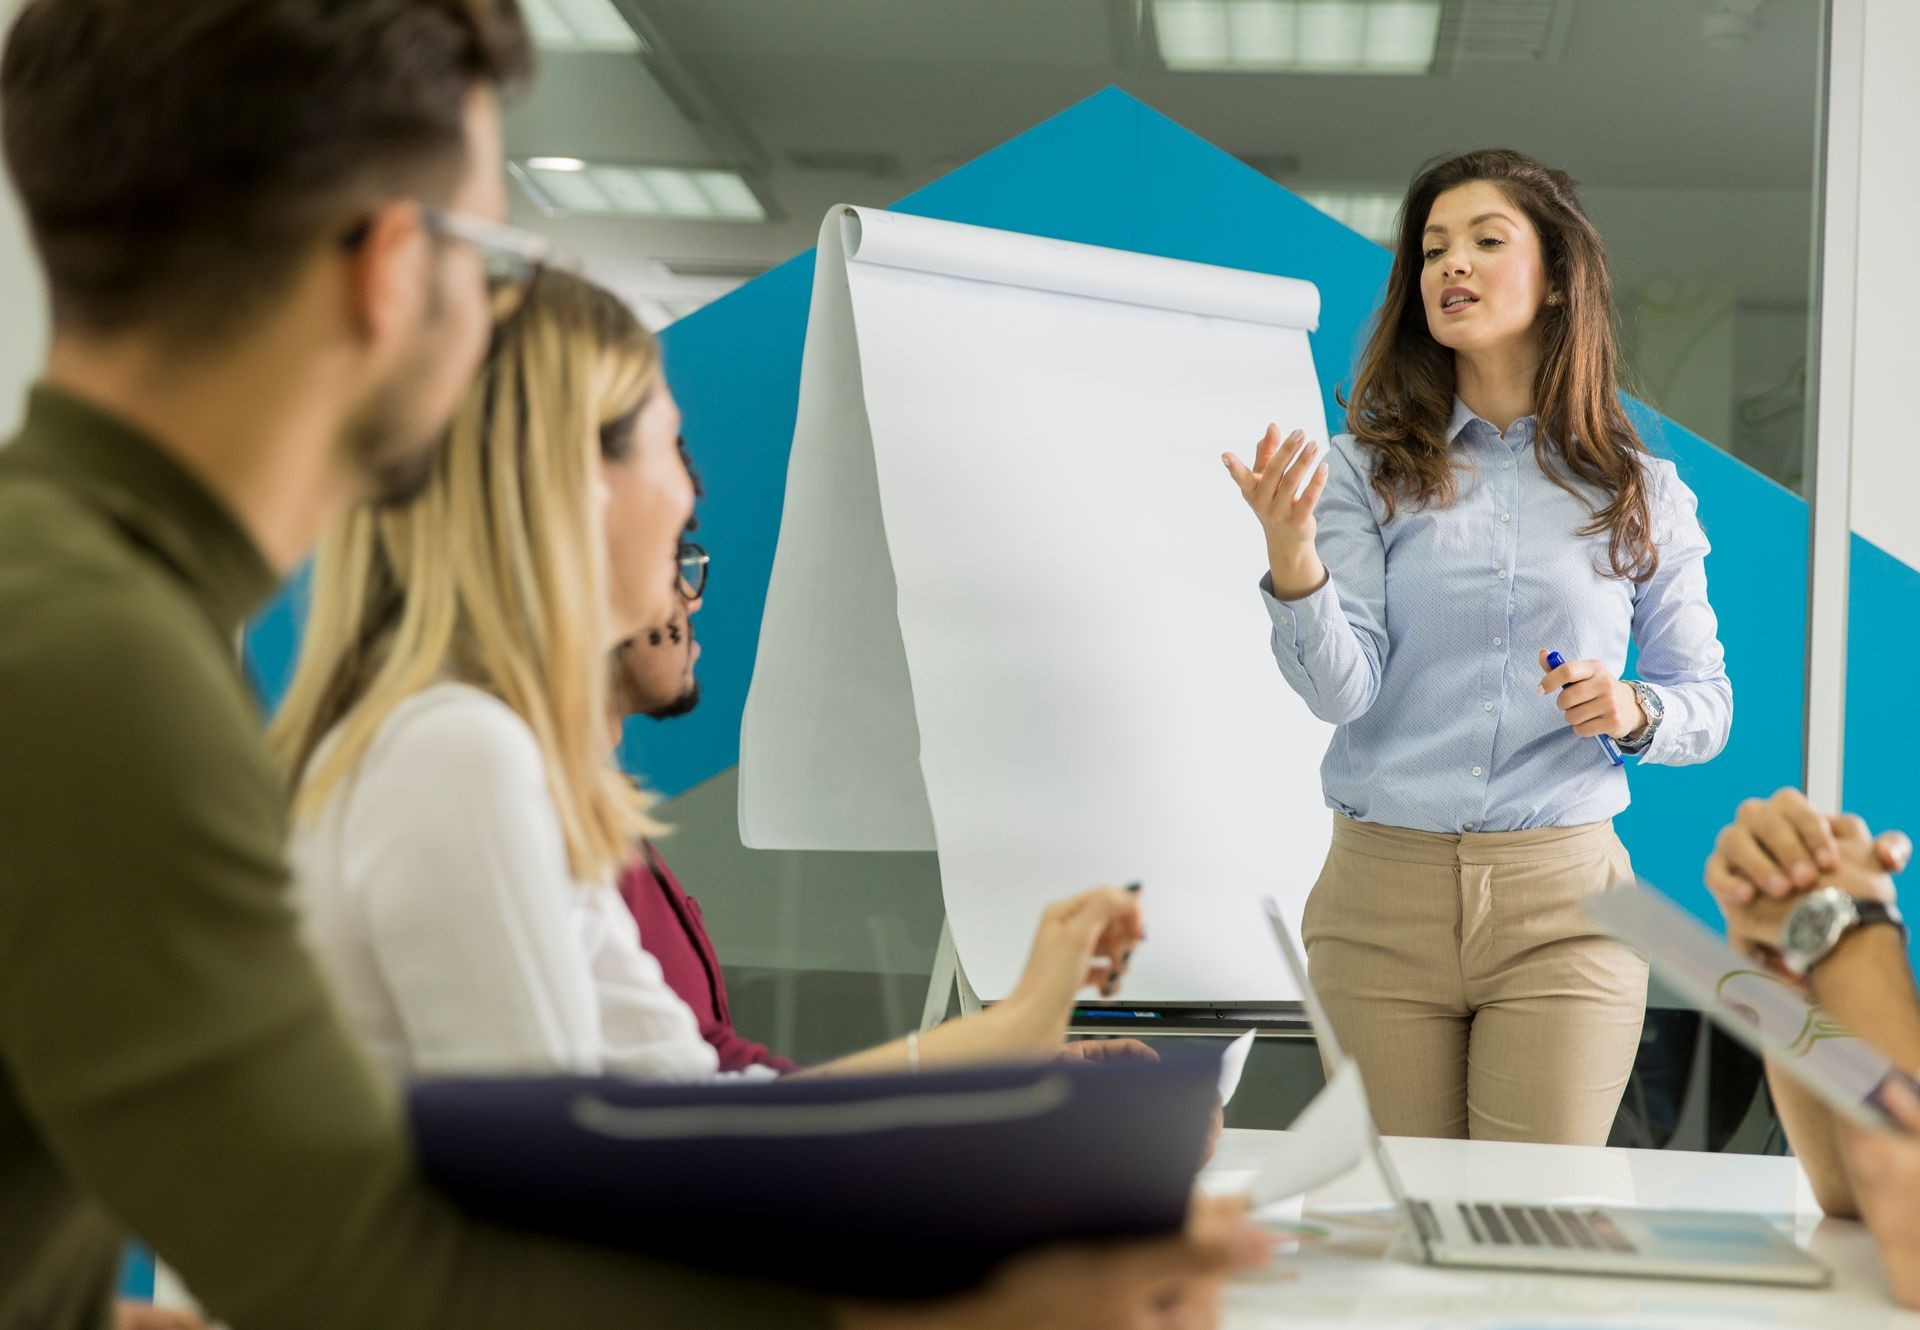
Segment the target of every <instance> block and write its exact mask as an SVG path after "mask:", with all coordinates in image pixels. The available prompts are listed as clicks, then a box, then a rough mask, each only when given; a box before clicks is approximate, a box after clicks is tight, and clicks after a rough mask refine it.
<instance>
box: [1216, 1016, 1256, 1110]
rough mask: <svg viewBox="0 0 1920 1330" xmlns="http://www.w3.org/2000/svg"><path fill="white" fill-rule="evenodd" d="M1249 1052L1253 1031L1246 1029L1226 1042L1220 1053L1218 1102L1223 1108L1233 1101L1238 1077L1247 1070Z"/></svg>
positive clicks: (1251, 1049) (1238, 1083) (1251, 1047)
mask: <svg viewBox="0 0 1920 1330" xmlns="http://www.w3.org/2000/svg"><path fill="white" fill-rule="evenodd" d="M1251 1052H1253V1031H1252V1030H1248V1031H1247V1032H1246V1033H1245V1034H1243V1035H1241V1036H1240V1037H1239V1038H1238V1039H1236V1040H1234V1041H1233V1042H1232V1043H1230V1044H1228V1045H1227V1047H1226V1049H1225V1051H1224V1052H1222V1053H1221V1054H1220V1104H1221V1106H1222V1107H1223V1108H1224V1107H1225V1106H1226V1105H1228V1104H1231V1103H1232V1102H1233V1092H1234V1091H1235V1090H1238V1089H1239V1088H1240V1077H1241V1075H1242V1074H1244V1073H1245V1071H1246V1070H1247V1055H1248V1054H1249V1053H1251Z"/></svg>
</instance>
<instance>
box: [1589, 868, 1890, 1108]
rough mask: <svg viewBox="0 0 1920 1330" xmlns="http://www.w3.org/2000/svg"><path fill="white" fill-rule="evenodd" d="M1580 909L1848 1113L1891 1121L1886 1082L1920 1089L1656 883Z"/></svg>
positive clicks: (1675, 987)
mask: <svg viewBox="0 0 1920 1330" xmlns="http://www.w3.org/2000/svg"><path fill="white" fill-rule="evenodd" d="M1587 915H1588V916H1589V917H1590V918H1592V919H1593V920H1594V921H1595V922H1597V923H1599V924H1600V925H1602V926H1603V927H1605V928H1606V929H1607V930H1608V931H1610V932H1612V933H1613V934H1614V936H1616V937H1618V938H1620V939H1621V940H1622V941H1623V942H1625V943H1627V945H1629V946H1631V947H1633V948H1635V949H1636V950H1638V951H1641V952H1644V953H1645V954H1646V956H1647V959H1648V960H1649V961H1650V962H1651V963H1652V965H1653V972H1654V973H1655V974H1656V975H1658V976H1659V977H1660V979H1661V980H1662V982H1664V983H1665V984H1667V985H1668V986H1669V987H1670V988H1672V989H1673V990H1674V991H1675V992H1677V993H1679V994H1680V995H1681V996H1682V997H1684V998H1686V999H1687V1000H1688V1001H1690V1002H1692V1003H1694V1004H1695V1005H1696V1006H1698V1007H1699V1008H1700V1010H1702V1011H1704V1012H1705V1013H1706V1014H1707V1015H1708V1016H1709V1017H1711V1018H1712V1019H1713V1021H1714V1023H1715V1024H1717V1025H1719V1026H1720V1027H1721V1028H1723V1029H1725V1030H1726V1031H1727V1032H1728V1033H1729V1034H1731V1035H1733V1036H1734V1037H1735V1038H1736V1039H1738V1040H1740V1042H1742V1043H1743V1044H1745V1045H1746V1046H1747V1047H1748V1048H1751V1049H1752V1050H1753V1051H1754V1052H1756V1053H1759V1054H1761V1055H1762V1056H1764V1057H1768V1058H1771V1059H1772V1060H1773V1061H1774V1063H1775V1065H1777V1066H1779V1067H1782V1068H1784V1069H1785V1070H1786V1072H1787V1073H1788V1074H1789V1075H1791V1076H1792V1077H1794V1079H1796V1080H1798V1081H1799V1082H1800V1083H1801V1084H1802V1085H1805V1086H1806V1087H1807V1089H1809V1090H1811V1091H1812V1092H1813V1093H1814V1094H1815V1095H1817V1096H1818V1097H1819V1098H1820V1099H1821V1100H1822V1101H1823V1102H1825V1103H1826V1104H1827V1105H1828V1106H1829V1107H1831V1108H1832V1109H1833V1110H1834V1111H1835V1112H1837V1113H1839V1114H1840V1115H1841V1117H1843V1118H1845V1119H1847V1120H1848V1121H1850V1122H1853V1123H1855V1124H1856V1125H1858V1126H1862V1127H1872V1128H1877V1129H1879V1130H1882V1131H1885V1130H1889V1129H1894V1128H1895V1124H1894V1122H1893V1121H1892V1119H1890V1118H1889V1117H1888V1116H1887V1115H1886V1113H1885V1111H1884V1110H1883V1109H1882V1108H1881V1107H1880V1102H1881V1101H1880V1096H1881V1094H1882V1093H1883V1092H1884V1090H1885V1088H1886V1086H1887V1084H1888V1082H1890V1081H1893V1080H1896V1079H1897V1080H1902V1081H1905V1082H1906V1084H1907V1085H1908V1087H1909V1088H1912V1089H1916V1090H1920V1086H1915V1084H1914V1082H1913V1080H1912V1078H1911V1077H1908V1076H1907V1075H1906V1074H1905V1073H1904V1072H1902V1071H1900V1070H1899V1069H1898V1068H1897V1067H1895V1066H1894V1065H1893V1064H1892V1063H1891V1062H1889V1061H1888V1060H1887V1059H1886V1058H1885V1057H1883V1056H1881V1055H1880V1054H1879V1053H1878V1052H1876V1051H1875V1050H1874V1048H1873V1046H1872V1045H1870V1044H1867V1043H1863V1042H1862V1041H1861V1040H1859V1039H1855V1038H1853V1037H1852V1036H1851V1035H1849V1034H1848V1033H1847V1031H1846V1030H1844V1029H1842V1028H1841V1027H1840V1026H1838V1025H1837V1024H1836V1023H1835V1022H1834V1021H1833V1020H1832V1019H1831V1018H1830V1017H1828V1016H1826V1015H1825V1014H1824V1013H1823V1012H1822V1011H1821V1010H1820V1008H1819V1007H1818V1006H1816V1005H1814V1004H1813V1003H1812V1002H1810V1001H1809V1000H1808V999H1807V998H1806V997H1804V996H1803V995H1802V994H1801V993H1800V991H1799V990H1798V989H1795V988H1793V987H1792V986H1790V985H1788V984H1786V983H1785V982H1783V981H1782V980H1780V979H1779V978H1778V977H1776V976H1774V975H1772V974H1769V973H1767V971H1765V970H1764V969H1761V968H1760V967H1759V966H1757V965H1754V964H1751V963H1749V962H1747V961H1745V960H1742V959H1741V958H1740V957H1738V956H1736V955H1734V954H1733V953H1732V952H1731V951H1729V950H1728V949H1727V943H1726V940H1725V939H1724V938H1722V937H1720V936H1719V935H1718V934H1716V933H1714V932H1713V931H1712V930H1710V929H1708V928H1707V927H1706V926H1705V925H1703V924H1702V923H1701V922H1700V921H1699V920H1697V919H1695V918H1694V917H1693V916H1692V915H1690V914H1688V913H1687V912H1686V911H1685V910H1682V909H1681V908H1680V907H1679V906H1678V905H1675V904H1674V903H1673V901H1672V900H1670V899H1669V898H1668V897H1667V896H1666V895H1664V894H1663V893H1661V892H1660V891H1659V890H1658V889H1656V888H1653V887H1649V886H1647V885H1646V884H1645V883H1642V884H1641V885H1640V886H1639V887H1638V888H1636V889H1634V890H1632V891H1609V892H1607V893H1606V894H1605V895H1603V896H1599V897H1596V898H1595V899H1594V900H1593V901H1592V902H1591V903H1590V904H1589V905H1588V906H1587Z"/></svg>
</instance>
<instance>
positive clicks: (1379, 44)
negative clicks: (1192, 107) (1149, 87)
mask: <svg viewBox="0 0 1920 1330" xmlns="http://www.w3.org/2000/svg"><path fill="white" fill-rule="evenodd" d="M1440 11H1441V0H1153V23H1154V34H1155V38H1156V40H1157V41H1158V43H1159V47H1160V58H1161V60H1162V61H1164V62H1165V64H1166V66H1167V68H1168V69H1175V70H1268V71H1288V72H1296V73H1319V74H1425V73H1428V72H1429V71H1430V70H1432V68H1433V63H1434V59H1435V56H1436V55H1437V54H1438V50H1439V44H1440Z"/></svg>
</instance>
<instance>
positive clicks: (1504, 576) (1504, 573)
mask: <svg viewBox="0 0 1920 1330" xmlns="http://www.w3.org/2000/svg"><path fill="white" fill-rule="evenodd" d="M1494 576H1495V577H1497V578H1499V579H1500V580H1501V581H1502V582H1504V581H1506V580H1507V570H1506V569H1504V568H1502V569H1501V570H1500V571H1499V572H1497V573H1495V574H1494Z"/></svg>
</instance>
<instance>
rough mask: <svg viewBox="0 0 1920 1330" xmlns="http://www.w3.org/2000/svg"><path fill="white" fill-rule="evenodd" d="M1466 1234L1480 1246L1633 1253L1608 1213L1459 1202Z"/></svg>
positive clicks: (1537, 1206) (1541, 1206) (1534, 1206)
mask: <svg viewBox="0 0 1920 1330" xmlns="http://www.w3.org/2000/svg"><path fill="white" fill-rule="evenodd" d="M1459 1209H1460V1218H1461V1221H1462V1222H1463V1223H1465V1224H1466V1226H1467V1232H1469V1233H1471V1234H1472V1235H1473V1240H1474V1241H1475V1242H1476V1243H1479V1244H1480V1245H1481V1246H1493V1247H1533V1248H1547V1247H1560V1248H1563V1249H1565V1250H1568V1251H1604V1252H1629V1253H1630V1252H1632V1251H1633V1250H1634V1246H1633V1244H1632V1243H1631V1242H1628V1241H1627V1240H1626V1238H1624V1237H1622V1236H1621V1234H1620V1230H1619V1228H1618V1227H1617V1226H1616V1225H1615V1224H1614V1222H1613V1217H1612V1216H1611V1215H1609V1214H1608V1213H1607V1212H1606V1211H1605V1210H1591V1209H1586V1210H1576V1209H1572V1208H1569V1207H1560V1206H1545V1205H1485V1204H1475V1203H1471V1202H1467V1201H1461V1202H1459Z"/></svg>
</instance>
